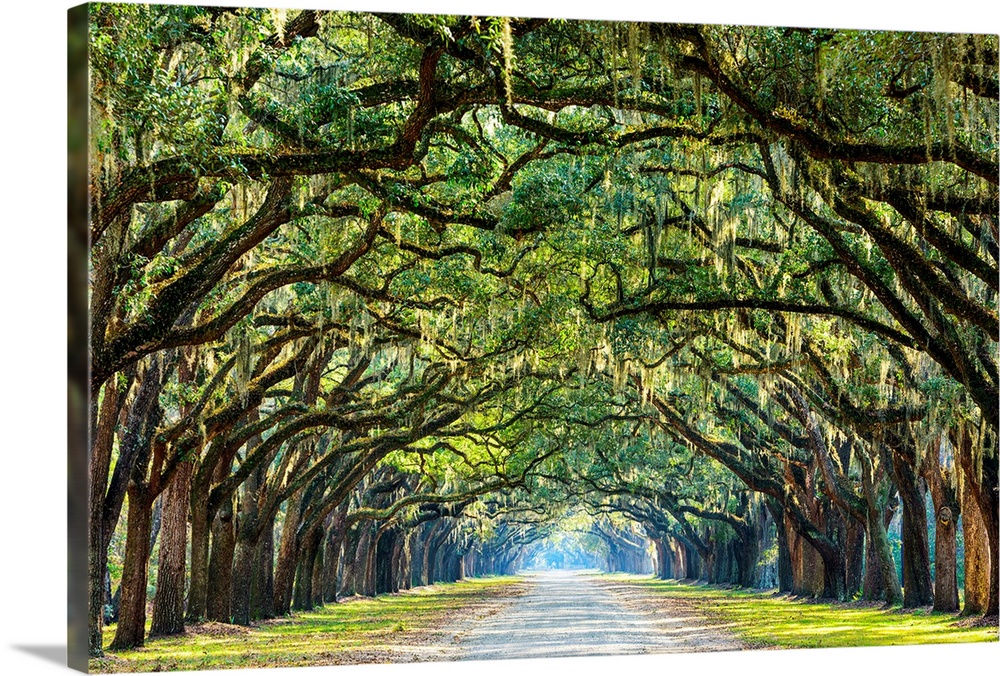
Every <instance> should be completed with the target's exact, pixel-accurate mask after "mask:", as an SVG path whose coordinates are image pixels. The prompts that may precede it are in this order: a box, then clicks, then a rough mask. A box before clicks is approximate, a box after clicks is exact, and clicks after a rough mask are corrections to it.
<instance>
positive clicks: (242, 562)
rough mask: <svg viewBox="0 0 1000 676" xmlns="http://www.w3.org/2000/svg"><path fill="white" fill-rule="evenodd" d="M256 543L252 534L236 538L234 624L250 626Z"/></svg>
mask: <svg viewBox="0 0 1000 676" xmlns="http://www.w3.org/2000/svg"><path fill="white" fill-rule="evenodd" d="M256 544H257V543H256V542H254V540H253V537H252V536H251V535H250V534H240V535H237V537H236V546H235V548H234V551H233V585H232V595H231V598H230V616H231V620H232V623H233V624H239V625H242V626H244V627H246V626H249V625H250V620H251V619H252V618H251V603H250V591H251V590H250V588H251V585H252V582H253V579H254V558H255V553H256V549H257V547H256Z"/></svg>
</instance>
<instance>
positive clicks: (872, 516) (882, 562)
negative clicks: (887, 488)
mask: <svg viewBox="0 0 1000 676" xmlns="http://www.w3.org/2000/svg"><path fill="white" fill-rule="evenodd" d="M861 482H862V486H863V491H864V495H865V503H866V504H867V506H868V524H867V525H868V527H867V534H868V544H867V547H866V552H865V559H866V562H865V566H866V573H865V580H864V584H863V590H862V596H863V597H864V598H866V599H869V600H879V599H881V600H884V601H885V602H886V604H888V605H898V604H900V603H902V602H903V589H902V587H901V586H900V584H899V576H898V575H897V574H896V562H895V561H894V560H893V558H892V547H891V546H890V545H889V533H888V532H887V530H886V529H887V528H888V527H889V523H890V522H891V521H892V516H893V510H890V509H886V508H885V507H884V506H883V505H882V504H881V502H880V501H879V499H878V495H877V494H876V489H875V481H874V479H873V477H872V468H871V464H870V463H869V461H868V459H867V458H866V457H865V458H862V474H861Z"/></svg>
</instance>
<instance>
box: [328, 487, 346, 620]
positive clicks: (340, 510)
mask: <svg viewBox="0 0 1000 676" xmlns="http://www.w3.org/2000/svg"><path fill="white" fill-rule="evenodd" d="M346 518H347V502H346V501H344V503H343V505H342V506H340V507H337V509H336V510H334V512H333V519H332V521H331V523H330V529H329V531H328V532H327V537H326V552H325V553H324V555H323V601H324V602H326V603H336V602H337V583H338V579H339V577H340V557H341V552H342V551H343V549H344V535H345V533H344V529H345V521H346Z"/></svg>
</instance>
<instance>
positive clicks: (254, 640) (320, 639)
mask: <svg viewBox="0 0 1000 676" xmlns="http://www.w3.org/2000/svg"><path fill="white" fill-rule="evenodd" d="M518 581H519V578H516V577H491V578H481V579H469V580H463V581H462V582H456V583H451V584H437V585H433V586H430V587H422V588H419V589H414V590H412V591H407V592H402V593H399V594H385V595H382V596H378V597H375V598H355V599H350V600H348V601H346V602H342V603H337V604H333V605H328V606H325V607H323V608H319V609H317V610H314V611H310V612H301V613H296V614H295V615H294V616H292V617H289V618H282V619H278V620H271V621H268V622H261V623H259V624H256V625H254V626H253V627H251V628H247V629H244V628H235V627H228V625H217V627H218V631H194V632H188V633H186V634H184V635H180V636H170V637H163V638H155V639H147V640H146V645H145V647H143V648H139V649H137V650H129V651H123V652H117V653H107V657H104V658H100V659H92V660H90V671H91V672H100V673H110V672H130V671H172V670H197V669H227V668H229V669H236V668H255V667H286V666H306V665H316V664H350V663H354V662H371V661H389V659H388V658H390V657H392V656H393V653H394V651H398V652H399V653H400V654H402V655H404V656H405V654H406V650H407V649H409V650H413V649H414V648H417V649H419V647H420V646H421V644H423V643H432V642H433V639H434V638H435V634H434V632H435V630H436V629H437V628H438V627H439V626H441V624H442V623H443V622H445V621H446V619H448V618H449V617H450V616H451V615H452V614H453V613H456V612H460V611H462V610H463V609H464V608H467V607H469V606H471V605H472V604H474V603H476V602H477V601H480V600H483V599H486V598H490V597H493V596H502V595H506V594H509V593H514V590H513V587H512V585H514V584H515V583H517V582H518ZM148 628H149V623H148V622H147V629H148ZM211 628H212V629H215V628H216V627H211ZM113 636H114V627H113V626H112V627H105V629H104V645H105V648H107V646H108V645H109V644H110V643H111V639H112V637H113Z"/></svg>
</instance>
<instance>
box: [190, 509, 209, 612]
mask: <svg viewBox="0 0 1000 676" xmlns="http://www.w3.org/2000/svg"><path fill="white" fill-rule="evenodd" d="M210 537H211V529H210V524H209V521H208V501H207V500H205V499H204V496H202V495H193V499H192V500H191V576H190V577H191V579H190V586H189V588H188V599H187V611H186V613H185V619H186V620H187V622H188V623H189V624H197V623H198V622H202V621H203V620H204V619H205V617H206V616H207V615H208V578H209V573H208V552H209V539H210Z"/></svg>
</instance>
